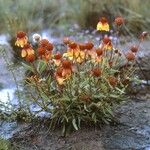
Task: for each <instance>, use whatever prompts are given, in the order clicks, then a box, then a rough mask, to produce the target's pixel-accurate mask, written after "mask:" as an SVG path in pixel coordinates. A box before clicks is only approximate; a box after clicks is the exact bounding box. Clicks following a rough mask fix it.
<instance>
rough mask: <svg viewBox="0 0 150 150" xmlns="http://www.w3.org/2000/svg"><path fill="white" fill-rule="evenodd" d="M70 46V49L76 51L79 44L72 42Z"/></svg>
mask: <svg viewBox="0 0 150 150" xmlns="http://www.w3.org/2000/svg"><path fill="white" fill-rule="evenodd" d="M68 46H69V48H71V49H76V48H77V43H75V42H70V43H69V45H68Z"/></svg>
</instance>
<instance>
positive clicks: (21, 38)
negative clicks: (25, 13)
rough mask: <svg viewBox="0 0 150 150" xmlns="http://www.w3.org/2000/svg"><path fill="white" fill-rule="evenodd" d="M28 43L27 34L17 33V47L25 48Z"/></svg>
mask: <svg viewBox="0 0 150 150" xmlns="http://www.w3.org/2000/svg"><path fill="white" fill-rule="evenodd" d="M27 43H28V38H27V35H26V33H25V32H23V31H20V32H18V33H17V41H16V42H15V45H17V46H19V47H24V45H26V44H27Z"/></svg>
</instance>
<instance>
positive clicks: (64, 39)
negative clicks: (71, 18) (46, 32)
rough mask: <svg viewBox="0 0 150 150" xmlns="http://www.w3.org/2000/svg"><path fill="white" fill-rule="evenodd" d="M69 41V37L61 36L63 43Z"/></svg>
mask: <svg viewBox="0 0 150 150" xmlns="http://www.w3.org/2000/svg"><path fill="white" fill-rule="evenodd" d="M70 42H71V41H70V39H69V37H64V38H63V43H64V44H66V45H67V44H69V43H70Z"/></svg>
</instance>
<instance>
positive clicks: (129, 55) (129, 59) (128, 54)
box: [126, 52, 135, 61]
mask: <svg viewBox="0 0 150 150" xmlns="http://www.w3.org/2000/svg"><path fill="white" fill-rule="evenodd" d="M126 58H127V60H128V61H132V60H135V55H134V54H133V53H132V52H128V53H127V54H126Z"/></svg>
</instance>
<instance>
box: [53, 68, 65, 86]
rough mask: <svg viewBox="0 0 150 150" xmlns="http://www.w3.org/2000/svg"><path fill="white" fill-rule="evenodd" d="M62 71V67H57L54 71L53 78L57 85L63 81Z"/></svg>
mask: <svg viewBox="0 0 150 150" xmlns="http://www.w3.org/2000/svg"><path fill="white" fill-rule="evenodd" d="M62 72H63V69H62V68H58V69H57V70H56V72H55V78H56V81H57V82H58V84H59V85H63V84H64V81H65V79H64V78H63V75H62Z"/></svg>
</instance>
